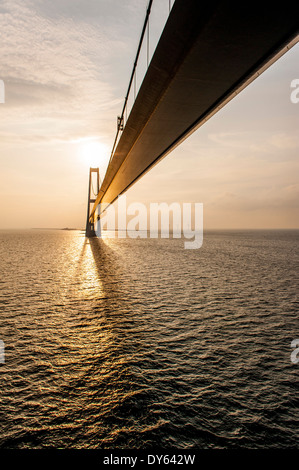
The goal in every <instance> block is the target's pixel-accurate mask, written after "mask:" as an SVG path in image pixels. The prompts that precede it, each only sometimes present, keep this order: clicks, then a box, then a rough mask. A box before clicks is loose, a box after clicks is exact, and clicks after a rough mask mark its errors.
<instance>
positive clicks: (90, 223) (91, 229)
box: [85, 168, 100, 238]
mask: <svg viewBox="0 0 299 470" xmlns="http://www.w3.org/2000/svg"><path fill="white" fill-rule="evenodd" d="M93 173H96V193H95V191H93V192H94V197H92V194H91V191H92V190H93V184H92V183H93V180H92V176H93ZM99 190H100V173H99V169H98V168H90V169H89V184H88V200H87V219H86V230H85V236H86V237H88V238H90V237H96V236H97V235H96V232H95V222H96V215H95V213H93V214H92V215H91V216H90V204H94V203H95V201H96V199H95V198H96V196H97V195H98V193H99Z"/></svg>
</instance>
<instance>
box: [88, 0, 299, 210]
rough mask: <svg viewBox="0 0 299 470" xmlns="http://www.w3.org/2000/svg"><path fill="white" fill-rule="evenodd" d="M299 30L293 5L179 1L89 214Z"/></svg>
mask: <svg viewBox="0 0 299 470" xmlns="http://www.w3.org/2000/svg"><path fill="white" fill-rule="evenodd" d="M232 9H233V11H232ZM297 27H298V6H297V5H296V4H295V2H291V3H290V4H284V5H282V4H281V3H278V4H277V3H272V4H271V8H269V4H268V5H266V4H265V5H264V4H263V3H262V2H259V3H257V2H245V3H244V2H240V3H239V4H238V5H236V4H234V5H232V4H231V3H230V2H205V1H204V2H199V1H198V0H176V1H175V4H174V6H173V9H172V11H171V14H170V17H169V19H168V22H167V24H166V26H165V28H164V31H163V33H162V36H161V38H160V41H159V44H158V46H157V48H156V51H155V54H154V56H153V58H152V61H151V63H150V65H149V68H148V71H147V73H146V76H145V78H144V81H143V83H142V85H141V88H140V90H139V93H138V95H137V98H136V101H135V103H134V106H133V109H132V111H131V113H130V116H129V118H128V121H127V123H126V125H125V128H124V130H123V133H122V135H121V138H120V140H119V142H118V145H117V147H116V150H115V153H114V155H113V158H112V160H111V162H110V164H109V166H108V169H107V172H106V176H105V178H104V181H103V184H102V186H101V189H100V192H99V194H98V197H97V199H96V202H95V204H94V206H93V209H92V214H93V213H94V211H95V209H96V207H97V205H98V203H100V202H101V203H102V204H103V206H102V208H104V207H106V205H107V204H109V203H111V202H113V201H114V200H115V199H116V198H117V196H118V195H119V194H121V193H123V192H124V191H126V190H127V189H128V188H129V187H130V186H131V185H132V184H134V182H136V181H137V180H138V179H139V178H140V177H141V176H142V175H143V174H144V173H145V172H147V171H148V170H149V169H150V168H151V167H152V166H153V165H155V164H156V163H157V162H158V161H159V160H161V158H163V157H164V156H166V155H167V154H168V153H169V152H170V151H171V150H172V149H173V148H175V147H176V146H177V145H178V144H179V143H180V142H181V141H182V140H184V139H185V138H186V137H188V136H189V135H190V134H191V133H192V132H194V130H196V129H197V128H198V127H199V126H201V125H202V124H203V123H204V122H205V121H206V120H207V119H209V118H210V117H211V116H212V115H213V114H214V113H215V112H217V111H218V110H219V109H220V108H221V107H222V106H224V105H225V104H226V103H227V102H228V101H229V100H230V99H232V98H233V97H234V96H235V95H236V94H237V93H238V92H239V91H240V90H241V89H243V88H244V87H245V86H247V85H248V83H250V82H251V81H252V80H253V79H254V78H256V76H257V75H258V74H259V73H261V72H262V71H263V70H264V69H265V68H267V67H268V66H269V65H270V64H271V63H272V62H274V61H275V60H277V58H278V57H279V56H280V55H282V54H283V53H284V52H286V50H287V49H288V48H289V47H291V45H293V44H295V42H296V41H297V38H296V37H297V34H298V29H297Z"/></svg>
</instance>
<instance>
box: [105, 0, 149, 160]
mask: <svg viewBox="0 0 299 470" xmlns="http://www.w3.org/2000/svg"><path fill="white" fill-rule="evenodd" d="M152 3H153V0H149V3H148V7H147V10H146V15H145V20H144V24H143V28H142V32H141V36H140V41H139V44H138V49H137V53H136V57H135V61H134V65H133V70H132V74H131V78H130V81H129V86H128V90H127V94H126V97H125V102H124V105H123V109H122V113H121V117H120V123H123V122H124V114H125V110H126V107H127V102H128V98H129V94H130V91H131V87H132V83H133V80H134V75H135V71H136V67H137V62H138V59H139V55H140V51H141V47H142V43H143V38H144V35H145V32H146V27H147V23H148V19H149V16H150V12H151V8H152ZM119 132H120V126H118V128H117V132H116V137H115V140H114V144H113V147H112V151H111V155H110V159H109V163H108V165H109V164H110V162H111V159H112V157H113V153H114V149H115V146H116V143H117V139H118V135H119Z"/></svg>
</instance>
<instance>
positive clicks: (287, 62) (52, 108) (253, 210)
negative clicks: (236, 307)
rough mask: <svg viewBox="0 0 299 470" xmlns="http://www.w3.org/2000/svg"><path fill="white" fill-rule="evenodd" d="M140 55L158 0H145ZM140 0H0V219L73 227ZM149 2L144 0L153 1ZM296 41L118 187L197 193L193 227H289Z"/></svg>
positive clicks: (294, 182) (164, 2)
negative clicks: (0, 94)
mask: <svg viewBox="0 0 299 470" xmlns="http://www.w3.org/2000/svg"><path fill="white" fill-rule="evenodd" d="M156 3H157V4H158V5H156V6H155V7H154V9H153V15H152V17H151V34H152V36H151V53H152V52H153V50H154V44H155V41H156V39H157V37H158V36H159V34H160V31H161V28H162V25H163V22H164V21H165V19H166V17H167V14H168V8H169V1H168V0H159V2H156ZM147 4H148V0H125V1H120V0H72V1H71V0H2V1H1V2H0V40H1V64H0V79H1V80H3V81H4V84H5V103H4V104H0V116H1V127H0V136H1V138H0V228H17V227H21V228H23V227H77V228H84V226H85V219H86V202H87V186H88V170H89V167H90V166H99V168H100V172H101V176H102V177H103V176H104V172H105V168H106V165H107V162H108V159H109V156H110V155H109V154H110V151H111V148H112V144H113V140H114V136H115V132H116V118H117V115H118V114H120V113H121V109H122V105H123V100H124V96H125V93H126V89H127V86H128V82H129V77H130V73H131V69H132V66H133V61H134V57H135V54H136V49H137V45H138V41H139V37H140V32H141V28H142V24H143V21H144V16H145V11H146V6H147ZM154 4H155V2H154ZM298 64H299V44H297V45H296V46H294V47H293V48H292V49H291V50H290V51H289V52H288V53H287V54H285V55H284V56H283V57H282V58H280V59H279V61H278V62H276V63H275V64H273V65H272V66H271V67H270V68H269V69H268V70H267V71H266V72H264V74H262V75H261V76H260V77H259V78H258V79H257V80H255V81H254V82H253V83H252V84H251V85H249V87H247V88H246V89H245V90H244V91H242V92H241V94H240V95H239V96H237V97H236V99H234V100H233V101H231V102H230V103H229V104H228V105H227V106H226V107H225V108H224V109H222V110H221V111H220V112H219V113H218V114H217V115H216V116H214V117H213V118H212V119H211V120H210V121H209V122H207V123H206V124H205V125H204V126H203V127H201V128H200V129H198V130H197V131H196V132H195V133H194V134H193V135H192V136H191V137H190V138H189V139H188V140H187V141H185V142H184V143H183V144H181V145H180V146H179V147H178V148H177V149H176V150H175V151H173V153H172V154H170V155H168V156H167V157H166V158H165V159H164V160H163V161H162V162H160V163H159V164H158V165H157V166H156V167H155V168H153V169H152V170H151V171H150V172H149V173H148V174H147V175H146V176H144V177H143V178H142V179H141V180H140V181H139V182H138V183H136V185H135V186H134V187H133V188H132V189H130V190H129V191H128V193H127V198H128V202H133V201H138V202H144V203H149V202H151V201H153V202H169V203H171V202H177V201H178V202H189V201H192V202H202V203H203V205H204V227H205V228H207V229H208V228H299V222H298V221H299V210H298V209H299V183H298V176H299V160H298V150H299V133H298V126H299V103H298V104H294V103H292V102H291V100H290V94H291V91H292V89H291V86H290V85H291V81H292V80H293V79H295V78H299V69H298Z"/></svg>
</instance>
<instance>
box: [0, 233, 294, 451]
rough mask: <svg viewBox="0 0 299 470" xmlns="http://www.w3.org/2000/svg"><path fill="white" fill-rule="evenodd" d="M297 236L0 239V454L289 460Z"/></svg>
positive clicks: (11, 236)
mask: <svg viewBox="0 0 299 470" xmlns="http://www.w3.org/2000/svg"><path fill="white" fill-rule="evenodd" d="M298 238H299V232H298V231H246V232H245V231H239V232H237V231H234V232H231V231H227V232H216V231H215V232H207V233H205V235H204V243H203V247H202V248H200V249H199V250H185V249H184V248H183V242H182V241H181V240H178V239H175V240H166V239H159V240H150V239H137V240H133V239H104V240H98V239H96V240H90V241H86V239H85V238H84V234H83V233H82V232H79V231H70V232H68V231H27V232H2V233H0V263H1V283H0V308H1V329H0V339H1V340H3V341H4V343H5V353H6V362H5V364H0V380H1V389H0V446H1V447H2V448H3V447H8V448H23V447H28V448H40V447H59V448H64V447H78V448H83V447H84V448H92V447H98V448H116V447H119V448H142V447H143V448H146V447H153V446H159V447H164V448H167V447H170V446H173V447H179V448H191V447H197V448H212V447H217V448H223V447H224V448H234V447H235V448H240V447H249V448H259V447H263V448H264V447H268V448H274V447H279V448H285V447H298V437H299V436H298V434H299V433H298V421H299V419H298V418H299V413H298V371H299V364H293V363H292V362H291V359H290V355H291V352H292V349H291V346H290V344H291V341H292V340H293V339H295V338H297V337H299V331H298V326H299V325H298V315H297V310H298V258H299V256H298V254H299V253H298V252H299V250H298Z"/></svg>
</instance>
